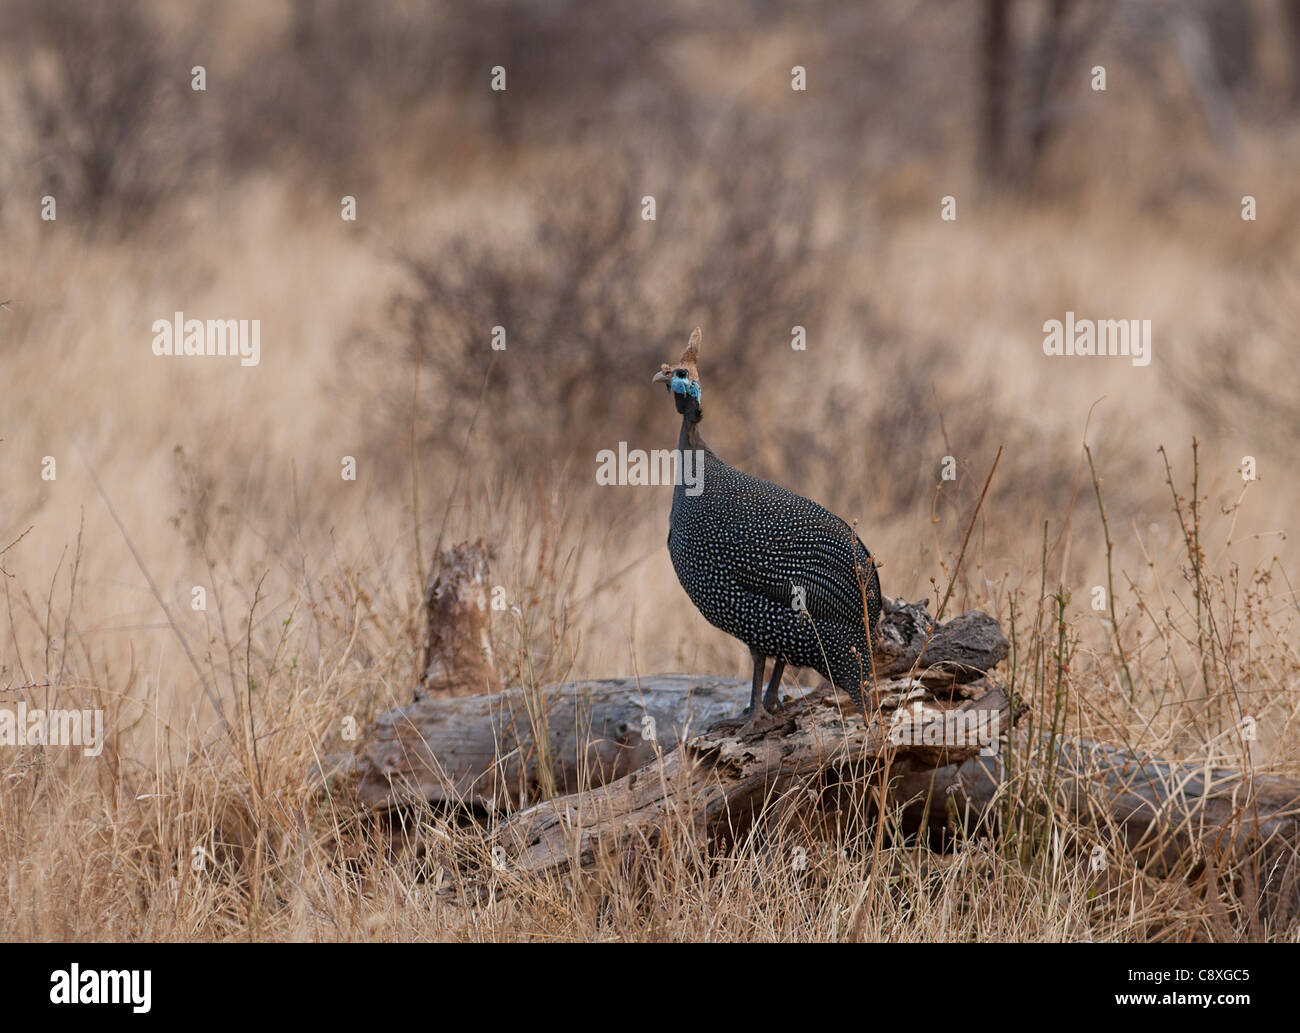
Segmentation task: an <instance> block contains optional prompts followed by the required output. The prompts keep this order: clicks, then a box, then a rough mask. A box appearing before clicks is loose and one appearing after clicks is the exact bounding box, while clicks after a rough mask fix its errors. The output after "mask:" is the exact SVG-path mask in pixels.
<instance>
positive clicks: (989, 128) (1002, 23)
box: [979, 0, 1011, 179]
mask: <svg viewBox="0 0 1300 1033" xmlns="http://www.w3.org/2000/svg"><path fill="white" fill-rule="evenodd" d="M1010 15H1011V0H985V3H984V33H983V36H982V45H981V58H980V79H981V86H982V91H981V95H982V98H983V114H982V127H981V132H980V141H979V146H980V167H981V168H982V169H983V171H984V174H985V175H986V176H988V177H990V178H991V179H997V178H999V177H1000V176H1001V175H1002V174H1003V172H1004V171H1005V167H1006V147H1007V107H1008V93H1009V89H1008V83H1009V81H1010V68H1009V67H1008V66H1009V62H1010V60H1011V20H1010Z"/></svg>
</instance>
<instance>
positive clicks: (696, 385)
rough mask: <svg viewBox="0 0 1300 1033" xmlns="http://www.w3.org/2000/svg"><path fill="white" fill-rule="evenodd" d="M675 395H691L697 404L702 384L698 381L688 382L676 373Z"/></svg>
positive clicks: (673, 383)
mask: <svg viewBox="0 0 1300 1033" xmlns="http://www.w3.org/2000/svg"><path fill="white" fill-rule="evenodd" d="M672 389H673V394H678V395H690V397H692V398H694V399H695V400H696V401H697V402H698V401H699V400H700V382H699V381H698V380H689V381H688V380H687V379H686V378H685V377H684V376H682V375H681V374H680V373H674V374H673V379H672Z"/></svg>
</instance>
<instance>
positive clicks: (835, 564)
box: [731, 478, 879, 623]
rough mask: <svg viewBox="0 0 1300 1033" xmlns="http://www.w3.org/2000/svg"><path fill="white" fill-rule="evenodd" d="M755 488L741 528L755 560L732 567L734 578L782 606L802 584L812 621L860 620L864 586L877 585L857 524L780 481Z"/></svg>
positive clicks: (873, 588) (872, 589) (868, 590)
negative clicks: (855, 531) (799, 493)
mask: <svg viewBox="0 0 1300 1033" xmlns="http://www.w3.org/2000/svg"><path fill="white" fill-rule="evenodd" d="M752 480H757V478H753V479H752ZM755 488H756V489H758V490H755V491H754V492H753V494H752V495H751V496H750V499H751V500H752V501H751V504H750V505H747V506H745V507H744V515H743V516H742V518H741V520H740V521H739V525H740V526H739V527H737V530H738V531H740V532H741V533H742V534H745V535H746V536H747V537H748V539H749V541H750V542H752V543H753V550H752V551H750V556H751V562H747V563H737V564H735V565H734V566H733V567H732V571H731V573H732V576H733V577H734V578H735V580H736V581H737V582H738V583H739V584H741V585H743V586H744V587H745V588H748V589H749V590H750V591H753V592H756V593H758V594H760V595H763V596H765V597H767V598H769V599H771V600H772V601H773V602H776V603H780V604H781V605H783V606H792V605H794V600H795V598H796V594H797V591H798V590H799V589H802V595H803V599H802V602H803V605H804V607H805V608H806V609H807V611H808V614H809V615H810V616H811V617H812V618H813V620H814V621H816V620H834V621H840V622H846V623H850V622H855V621H860V620H861V619H862V613H863V592H864V590H865V591H866V593H867V594H868V595H871V594H872V593H878V592H879V588H878V587H877V585H878V582H877V580H876V578H875V576H874V570H873V567H872V562H871V555H870V553H869V552H868V551H867V549H866V547H865V546H864V545H863V544H862V542H861V541H859V540H858V537H857V535H855V534H854V533H853V529H852V528H850V527H849V525H848V524H846V523H845V522H844V521H843V520H841V519H840V518H839V517H837V516H835V515H834V514H833V513H830V512H829V511H827V510H826V509H823V508H822V507H821V506H819V505H817V503H815V502H811V501H810V500H808V499H805V498H802V497H800V496H798V495H795V494H794V493H793V492H790V491H787V490H786V489H784V488H781V487H780V486H779V485H770V484H768V483H767V482H765V481H764V482H758V484H757V485H755ZM773 489H775V490H773ZM747 551H749V550H747Z"/></svg>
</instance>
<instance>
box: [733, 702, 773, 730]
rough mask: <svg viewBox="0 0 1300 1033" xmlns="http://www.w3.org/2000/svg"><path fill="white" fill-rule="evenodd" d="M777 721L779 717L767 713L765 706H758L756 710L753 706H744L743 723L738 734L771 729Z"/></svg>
mask: <svg viewBox="0 0 1300 1033" xmlns="http://www.w3.org/2000/svg"><path fill="white" fill-rule="evenodd" d="M779 722H780V718H778V717H777V716H776V715H775V714H772V713H769V712H768V710H767V708H766V707H759V708H758V709H757V710H755V709H754V708H753V707H746V708H745V723H744V724H743V725H741V728H740V734H741V735H756V734H759V733H761V732H767V731H771V729H772V728H774V727H775V726H776V725H777V724H778V723H779Z"/></svg>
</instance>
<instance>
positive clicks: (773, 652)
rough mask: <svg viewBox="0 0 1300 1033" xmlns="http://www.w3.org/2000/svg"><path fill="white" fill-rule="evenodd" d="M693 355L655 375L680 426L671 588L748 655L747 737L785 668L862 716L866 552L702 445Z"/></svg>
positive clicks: (814, 509) (876, 610)
mask: <svg viewBox="0 0 1300 1033" xmlns="http://www.w3.org/2000/svg"><path fill="white" fill-rule="evenodd" d="M699 353H700V331H699V328H698V327H697V328H696V329H695V332H694V333H692V334H691V339H690V343H689V344H688V345H687V346H686V351H685V352H683V353H682V357H681V360H680V361H679V362H678V363H677V364H676V365H675V366H670V365H667V364H665V365H664V366H663V367H662V368H661V369H660V371H659V372H658V373H656V374H655V377H654V383H657V384H665V385H666V386H667V388H668V391H669V393H670V394H671V395H672V396H673V401H674V402H675V403H676V405H677V411H678V412H679V413H680V414H681V416H682V427H681V432H680V434H679V435H678V438H677V463H678V471H679V476H678V478H677V482H678V483H677V485H676V487H675V488H674V490H673V509H672V515H671V517H670V518H669V522H668V527H669V530H668V552H669V554H670V555H671V556H672V560H673V568H674V569H675V570H676V571H677V579H678V580H679V581H680V582H681V583H682V587H683V588H684V589H686V594H687V595H688V596H690V598H691V602H693V603H694V604H695V606H696V608H698V609H699V611H700V613H702V614H703V615H704V616H705V618H706V619H707V620H708V621H709V623H710V624H713V625H714V626H716V627H718V628H721V629H722V630H723V631H725V632H727V633H728V634H729V635H734V636H735V637H736V638H738V639H740V640H741V641H742V642H744V643H745V645H747V646H748V647H749V651H750V655H751V656H752V657H753V660H754V687H753V692H752V695H751V697H750V703H749V710H748V711H747V713H748V715H749V722H748V727H750V728H753V727H756V726H757V725H758V723H759V722H760V721H761V720H762V719H763V718H765V717H766V716H767V714H768V710H769V708H774V707H775V706H776V705H777V704H778V702H779V698H780V685H781V674H782V672H783V671H784V669H785V665H786V664H787V663H788V664H790V665H792V666H794V667H811V668H812V669H813V670H815V671H817V672H819V673H820V674H821V675H822V676H823V677H825V678H828V679H829V680H830V681H831V682H833V683H834V684H835V686H836V687H837V688H840V689H843V690H844V691H846V692H848V693H849V695H850V696H852V697H853V702H854V703H855V704H857V705H858V706H861V704H862V686H863V685H864V684H868V685H869V684H870V682H871V638H870V637H869V636H868V627H870V632H871V635H872V636H874V633H875V630H876V622H877V621H878V620H879V618H880V581H879V579H878V577H877V576H876V567H875V562H874V561H873V560H872V558H871V553H869V552H868V551H867V549H866V547H865V546H864V545H863V544H862V542H861V541H859V539H858V536H857V535H856V534H854V532H853V529H852V528H851V527H849V525H848V524H846V523H845V522H844V521H843V520H841V519H840V518H839V517H837V516H835V514H833V513H831V512H829V511H828V510H826V509H824V508H822V507H821V506H819V505H818V504H817V503H815V502H813V501H811V500H809V499H806V498H803V497H802V496H799V495H796V494H794V493H793V492H791V491H787V490H786V489H785V488H782V487H781V486H780V485H777V484H773V483H771V482H770V481H764V480H760V479H759V478H757V477H751V476H750V475H749V474H746V473H741V472H740V471H739V470H736V469H734V468H733V467H731V466H728V465H727V464H726V463H724V462H723V461H722V460H721V459H719V458H718V457H717V456H716V455H715V454H714V452H713V450H712V449H711V448H709V446H708V445H707V444H705V442H704V439H703V438H702V437H700V429H699V425H700V419H701V416H702V411H701V408H700V377H699V371H698V369H697V368H696V363H697V362H698V360H699ZM688 453H690V454H689V455H688ZM700 459H702V463H703V490H702V491H700V490H699V486H698V481H697V478H698V477H699V472H698V471H699V464H698V460H700ZM692 460H696V462H692ZM768 657H772V658H773V659H774V661H775V663H774V665H773V669H772V679H771V681H770V682H769V683H768V686H767V692H766V694H765V695H760V694H761V693H762V690H763V671H764V668H765V667H766V665H767V658H768Z"/></svg>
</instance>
